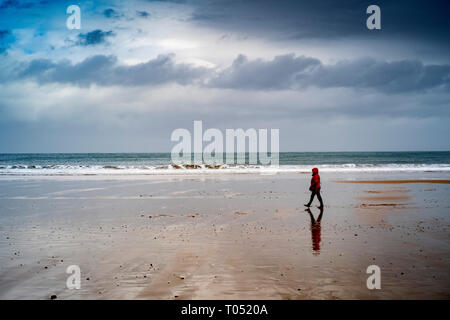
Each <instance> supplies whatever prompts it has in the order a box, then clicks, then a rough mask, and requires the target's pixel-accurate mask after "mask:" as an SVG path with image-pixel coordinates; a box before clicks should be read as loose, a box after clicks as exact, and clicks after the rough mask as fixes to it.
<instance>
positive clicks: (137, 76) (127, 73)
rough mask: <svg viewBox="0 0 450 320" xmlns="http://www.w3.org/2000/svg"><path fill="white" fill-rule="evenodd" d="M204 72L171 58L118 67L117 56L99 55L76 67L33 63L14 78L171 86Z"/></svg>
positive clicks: (192, 78) (189, 81)
mask: <svg viewBox="0 0 450 320" xmlns="http://www.w3.org/2000/svg"><path fill="white" fill-rule="evenodd" d="M205 71H206V70H205V69H204V68H196V67H192V66H190V65H187V64H176V63H175V62H174V61H173V57H172V56H171V55H160V56H158V57H157V58H155V59H153V60H149V61H147V62H146V63H141V64H137V65H134V66H120V65H117V58H116V57H115V56H104V55H97V56H93V57H90V58H87V59H85V60H84V61H82V62H80V63H77V64H72V63H70V62H69V61H62V62H58V63H54V62H52V61H51V60H48V59H38V60H33V61H31V62H30V63H28V64H25V65H23V66H22V67H21V68H19V70H18V72H17V74H16V75H15V78H16V79H22V78H32V79H35V80H36V81H37V82H38V83H40V84H44V83H68V84H74V85H79V86H89V85H91V84H97V85H101V86H110V85H124V86H139V85H158V84H163V83H168V82H176V83H180V84H188V83H193V82H194V81H195V80H196V79H199V78H200V77H201V76H202V75H203V74H204V73H205Z"/></svg>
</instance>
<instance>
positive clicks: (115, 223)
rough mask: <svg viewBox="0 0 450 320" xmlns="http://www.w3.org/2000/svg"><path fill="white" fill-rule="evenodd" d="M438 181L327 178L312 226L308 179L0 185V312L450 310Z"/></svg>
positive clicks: (449, 203) (45, 180)
mask: <svg viewBox="0 0 450 320" xmlns="http://www.w3.org/2000/svg"><path fill="white" fill-rule="evenodd" d="M444 178H445V177H444ZM348 179H353V180H357V181H346V180H348ZM439 179H440V177H435V175H434V174H431V173H430V174H427V173H421V174H418V173H404V174H399V175H395V176H392V175H391V174H389V175H388V174H381V173H380V174H366V175H364V174H361V175H360V176H356V177H355V176H352V177H349V176H348V174H346V173H340V174H338V173H335V174H324V175H322V185H323V189H322V195H323V198H324V202H325V208H324V211H323V215H322V219H321V220H320V221H318V220H319V219H318V216H319V214H320V211H319V209H317V208H316V207H312V208H311V214H310V213H308V212H306V211H305V210H304V209H305V208H304V207H303V203H305V202H306V201H307V200H308V199H309V192H308V184H309V176H308V175H302V174H277V175H258V174H222V175H207V176H201V175H185V176H164V177H158V176H128V177H104V176H103V177H101V176H81V177H32V178H31V177H28V178H24V177H5V176H4V177H1V178H0V213H1V214H0V267H1V268H0V299H29V298H32V299H49V298H50V296H51V295H56V296H57V299H448V298H450V276H449V267H450V241H449V220H450V216H449V212H450V211H449V208H450V200H449V199H450V197H449V193H450V186H448V185H447V184H444V183H439V182H438V183H436V182H435V181H436V180H439ZM372 180H379V181H385V183H380V182H377V183H375V184H369V183H366V182H367V181H372ZM406 180H408V181H410V182H408V183H406V182H404V181H406ZM336 181H345V182H352V183H338V182H336ZM361 181H366V182H364V183H354V182H361ZM386 181H401V186H400V185H399V186H395V184H393V183H390V182H386ZM416 181H421V182H422V183H420V184H419V183H415V182H416ZM424 181H427V182H424ZM445 181H449V180H445ZM315 201H317V200H315ZM314 205H318V203H316V202H315V203H314ZM373 264H375V265H378V266H379V267H380V268H381V286H382V288H381V290H369V289H367V287H366V279H367V277H368V276H369V275H368V274H366V269H367V267H368V266H369V265H373ZM69 265H78V266H79V267H80V268H81V274H82V276H81V288H80V289H79V290H75V289H72V290H69V289H67V288H66V279H67V277H68V276H69V275H68V274H66V268H67V267H68V266H69Z"/></svg>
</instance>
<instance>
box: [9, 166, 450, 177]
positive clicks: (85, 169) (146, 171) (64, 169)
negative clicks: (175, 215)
mask: <svg viewBox="0 0 450 320" xmlns="http://www.w3.org/2000/svg"><path fill="white" fill-rule="evenodd" d="M313 167H317V168H319V170H320V171H321V172H402V171H403V172H442V171H445V172H450V164H351V163H349V164H340V165H326V164H325V165H280V166H279V167H276V166H255V165H234V166H229V165H220V166H205V165H198V166H194V165H187V166H173V165H166V166H120V165H117V166H79V165H51V166H39V165H33V166H27V165H8V166H4V165H3V166H0V175H14V176H16V175H19V176H28V175H30V176H38V175H50V176H52V175H174V174H213V173H267V174H271V173H283V172H292V173H309V172H311V168H313Z"/></svg>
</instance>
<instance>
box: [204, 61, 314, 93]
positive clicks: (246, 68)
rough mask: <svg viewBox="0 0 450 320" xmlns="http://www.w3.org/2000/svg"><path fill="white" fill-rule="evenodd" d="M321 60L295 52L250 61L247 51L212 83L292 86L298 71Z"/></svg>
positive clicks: (269, 86) (213, 84) (263, 87)
mask: <svg viewBox="0 0 450 320" xmlns="http://www.w3.org/2000/svg"><path fill="white" fill-rule="evenodd" d="M319 64H320V61H319V60H318V59H314V58H309V57H303V56H301V57H295V56H294V55H293V54H290V55H283V56H277V57H275V58H274V59H273V60H272V61H263V60H260V59H258V60H253V61H249V60H248V59H247V57H245V56H244V55H239V56H238V57H237V58H236V60H234V62H233V64H232V65H231V67H229V68H227V69H225V70H224V71H222V72H220V73H219V74H218V75H217V76H216V77H215V78H214V79H212V80H211V81H210V83H209V85H210V86H212V87H222V88H223V87H224V88H236V89H288V88H290V87H292V84H293V83H294V80H295V76H296V75H297V74H298V73H301V72H306V71H307V70H308V69H309V68H312V67H314V66H317V65H319Z"/></svg>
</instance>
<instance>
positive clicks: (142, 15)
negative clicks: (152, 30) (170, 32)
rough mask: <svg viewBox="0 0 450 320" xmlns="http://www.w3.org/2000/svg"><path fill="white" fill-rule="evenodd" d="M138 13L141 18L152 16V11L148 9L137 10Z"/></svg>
mask: <svg viewBox="0 0 450 320" xmlns="http://www.w3.org/2000/svg"><path fill="white" fill-rule="evenodd" d="M136 14H137V15H138V16H139V17H141V18H148V17H149V16H150V13H148V12H147V11H136Z"/></svg>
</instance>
